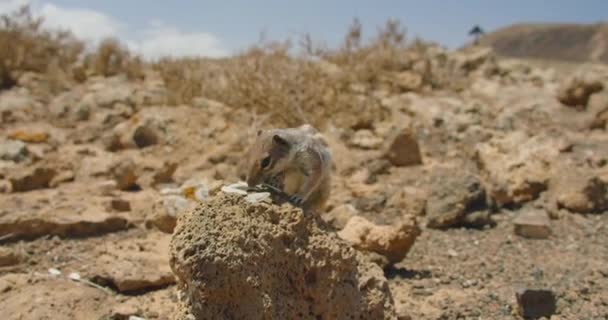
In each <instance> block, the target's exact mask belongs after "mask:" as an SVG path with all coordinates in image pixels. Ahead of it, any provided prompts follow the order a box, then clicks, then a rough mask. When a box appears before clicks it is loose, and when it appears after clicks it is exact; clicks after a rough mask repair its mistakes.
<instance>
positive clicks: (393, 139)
mask: <svg viewBox="0 0 608 320" xmlns="http://www.w3.org/2000/svg"><path fill="white" fill-rule="evenodd" d="M383 154H384V157H386V158H387V159H388V160H389V161H390V162H391V163H392V164H393V165H394V166H398V167H402V166H411V165H418V164H422V155H421V153H420V148H419V147H418V141H417V140H416V138H415V137H414V135H413V133H412V132H411V131H409V130H394V131H393V132H392V133H391V134H390V135H389V137H388V138H387V145H386V147H385V148H384V152H383Z"/></svg>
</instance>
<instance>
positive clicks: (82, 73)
mask: <svg viewBox="0 0 608 320" xmlns="http://www.w3.org/2000/svg"><path fill="white" fill-rule="evenodd" d="M43 21H44V20H43V18H41V17H35V16H34V15H32V13H31V11H30V8H29V7H28V6H24V7H22V8H20V9H19V10H18V11H16V12H14V13H11V14H5V15H2V16H0V89H6V88H10V87H11V86H13V85H15V84H16V83H17V81H18V79H19V77H20V76H21V75H22V74H24V73H27V72H34V73H37V74H40V75H42V76H44V77H45V80H46V82H48V83H49V87H50V88H51V90H53V91H57V90H61V89H63V88H65V87H66V86H67V85H69V84H70V83H71V82H74V81H79V82H82V81H85V80H86V78H87V77H88V76H90V75H102V76H112V75H116V74H118V73H126V74H127V75H128V76H129V77H130V78H131V79H135V78H141V77H142V70H143V65H142V61H141V59H140V58H139V57H136V56H132V55H131V54H130V53H129V51H128V50H127V49H126V48H124V47H122V46H121V44H120V43H119V42H118V41H117V40H115V39H107V40H104V41H102V42H101V43H100V44H99V46H98V48H97V50H96V51H93V52H90V53H86V52H85V44H84V43H83V42H82V41H80V40H78V39H76V38H75V37H74V36H73V35H72V34H71V33H70V32H69V31H65V30H48V29H45V28H43Z"/></svg>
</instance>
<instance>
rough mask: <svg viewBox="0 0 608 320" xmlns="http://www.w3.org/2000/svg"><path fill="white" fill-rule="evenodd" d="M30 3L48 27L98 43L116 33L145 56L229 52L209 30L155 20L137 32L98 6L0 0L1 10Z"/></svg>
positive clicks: (219, 54) (152, 57) (153, 57)
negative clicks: (185, 29)
mask: <svg viewBox="0 0 608 320" xmlns="http://www.w3.org/2000/svg"><path fill="white" fill-rule="evenodd" d="M26 4H29V5H30V8H31V9H32V13H33V14H34V16H42V17H44V25H45V26H46V27H49V28H61V29H68V30H70V31H71V32H72V33H73V34H74V35H75V36H76V37H78V38H80V39H82V40H85V41H87V42H88V43H90V44H93V45H94V44H96V43H98V42H99V41H100V40H102V39H104V38H106V37H116V38H118V39H120V40H121V41H122V42H123V43H126V44H128V46H129V48H130V49H131V50H133V51H135V52H136V53H138V54H141V55H142V56H143V57H144V58H146V59H158V58H160V57H163V56H172V57H180V56H206V57H221V56H226V55H227V54H228V52H227V50H226V49H225V48H224V46H223V45H222V43H221V41H220V40H219V39H218V38H217V37H216V36H215V35H213V34H211V33H207V32H183V31H180V30H179V29H178V28H176V27H173V26H170V25H167V24H164V23H162V22H161V21H160V20H153V21H152V22H151V23H150V24H149V25H148V26H146V28H145V29H143V30H141V31H140V32H138V33H137V34H129V33H128V31H127V30H129V29H131V30H132V29H134V28H133V26H129V25H127V24H125V23H122V22H120V21H117V20H115V19H114V18H112V17H110V16H108V15H106V14H104V13H102V12H98V11H95V10H91V9H84V8H66V7H61V6H58V5H56V4H53V3H52V2H51V1H42V0H0V14H2V13H9V12H12V11H15V10H16V9H18V8H19V7H21V6H22V5H26Z"/></svg>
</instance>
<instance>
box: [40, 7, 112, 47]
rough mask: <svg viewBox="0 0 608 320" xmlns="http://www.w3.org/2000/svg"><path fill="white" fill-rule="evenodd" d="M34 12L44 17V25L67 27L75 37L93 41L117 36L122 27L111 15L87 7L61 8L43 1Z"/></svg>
mask: <svg viewBox="0 0 608 320" xmlns="http://www.w3.org/2000/svg"><path fill="white" fill-rule="evenodd" d="M36 13H37V14H39V15H41V16H43V17H44V24H45V25H46V26H48V27H50V28H61V29H69V30H70V31H72V33H73V34H74V35H75V36H76V37H78V38H80V39H82V40H85V41H91V42H93V43H96V42H98V41H100V40H102V39H104V38H106V37H114V36H118V35H119V33H120V31H121V29H123V26H122V25H121V24H120V23H119V22H117V21H115V20H114V19H112V18H111V17H109V16H107V15H105V14H103V13H101V12H97V11H93V10H88V9H76V8H61V7H58V6H56V5H54V4H51V3H45V4H43V5H42V6H41V7H40V9H39V10H37V12H36Z"/></svg>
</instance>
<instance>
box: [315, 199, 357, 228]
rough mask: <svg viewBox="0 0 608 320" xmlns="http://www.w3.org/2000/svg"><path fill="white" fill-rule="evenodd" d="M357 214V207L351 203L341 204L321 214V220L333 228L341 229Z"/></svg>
mask: <svg viewBox="0 0 608 320" xmlns="http://www.w3.org/2000/svg"><path fill="white" fill-rule="evenodd" d="M357 214H359V212H358V211H357V209H356V208H355V207H354V206H353V205H351V204H342V205H339V206H337V207H335V208H333V209H331V211H330V212H328V213H326V214H324V215H323V216H322V218H323V220H325V221H326V222H327V223H329V224H331V225H332V226H334V228H336V229H338V230H341V229H344V226H346V224H347V223H348V221H349V220H350V219H351V218H352V217H354V216H356V215H357Z"/></svg>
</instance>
